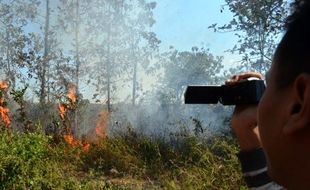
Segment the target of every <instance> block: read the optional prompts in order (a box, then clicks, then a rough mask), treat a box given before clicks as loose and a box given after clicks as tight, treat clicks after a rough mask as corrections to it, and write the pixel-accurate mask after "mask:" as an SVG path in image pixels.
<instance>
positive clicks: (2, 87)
mask: <svg viewBox="0 0 310 190" xmlns="http://www.w3.org/2000/svg"><path fill="white" fill-rule="evenodd" d="M8 87H9V85H8V83H7V82H6V81H3V80H0V90H6V89H7V88H8Z"/></svg>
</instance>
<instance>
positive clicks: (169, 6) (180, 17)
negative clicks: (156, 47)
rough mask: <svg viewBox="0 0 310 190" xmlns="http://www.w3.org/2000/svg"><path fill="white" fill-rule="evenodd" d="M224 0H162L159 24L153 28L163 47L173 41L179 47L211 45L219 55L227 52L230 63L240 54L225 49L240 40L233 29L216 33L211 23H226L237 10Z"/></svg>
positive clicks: (158, 9) (158, 12) (212, 51)
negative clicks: (230, 9)
mask: <svg viewBox="0 0 310 190" xmlns="http://www.w3.org/2000/svg"><path fill="white" fill-rule="evenodd" d="M224 4H225V2H224V0H191V1H189V0H158V1H157V6H156V8H155V10H154V16H155V20H156V24H155V25H154V27H153V29H154V31H155V33H156V34H157V35H158V37H159V39H160V40H161V41H162V44H161V50H166V49H167V48H168V47H169V46H170V45H173V46H174V47H175V48H176V49H178V50H190V48H191V47H193V46H198V47H205V48H209V49H210V51H211V53H213V54H215V55H225V60H224V61H226V62H228V63H227V64H231V63H232V62H233V61H236V60H237V59H238V58H239V56H237V55H229V54H227V53H224V51H225V50H227V49H229V48H232V47H233V46H234V44H235V43H236V38H235V36H234V35H233V33H215V32H214V31H213V30H212V29H208V26H210V25H211V24H214V23H219V25H221V24H226V23H228V22H229V21H230V20H231V19H232V17H233V14H232V13H231V12H230V11H229V10H228V9H227V7H226V8H225V11H224V12H223V13H221V12H220V9H221V6H222V5H224Z"/></svg>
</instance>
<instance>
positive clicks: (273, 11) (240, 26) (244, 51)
mask: <svg viewBox="0 0 310 190" xmlns="http://www.w3.org/2000/svg"><path fill="white" fill-rule="evenodd" d="M225 2H226V4H225V5H224V6H223V8H222V10H221V12H222V11H223V10H224V9H225V8H226V7H228V9H229V10H230V11H231V12H232V13H233V14H234V17H233V19H232V20H231V21H230V22H229V23H228V24H225V25H223V26H220V27H219V26H217V24H213V25H212V26H209V28H213V29H214V31H215V32H234V33H235V35H236V36H237V37H238V44H237V45H235V46H234V47H233V48H232V49H230V52H231V53H236V52H238V53H239V54H240V55H242V63H243V64H244V66H246V67H248V68H249V67H252V68H255V69H256V70H258V71H260V72H263V71H266V70H267V69H268V68H269V65H270V63H271V60H272V56H273V54H274V50H275V47H276V44H277V42H278V39H279V34H281V32H282V30H283V24H284V20H285V18H286V17H287V14H288V11H287V10H288V9H287V1H284V0H262V1H255V0H225Z"/></svg>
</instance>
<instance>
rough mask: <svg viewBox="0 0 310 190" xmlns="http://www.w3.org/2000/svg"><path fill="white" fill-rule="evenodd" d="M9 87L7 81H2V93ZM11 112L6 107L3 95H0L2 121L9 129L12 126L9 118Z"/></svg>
mask: <svg viewBox="0 0 310 190" xmlns="http://www.w3.org/2000/svg"><path fill="white" fill-rule="evenodd" d="M8 87H9V85H8V83H7V82H6V81H2V80H1V81H0V91H5V90H7V88H8ZM9 112H10V110H9V109H8V108H7V107H6V105H5V100H4V97H3V93H1V94H0V121H1V122H3V123H4V124H5V125H6V126H7V127H8V128H10V125H11V119H10V117H9Z"/></svg>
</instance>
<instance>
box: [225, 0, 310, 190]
mask: <svg viewBox="0 0 310 190" xmlns="http://www.w3.org/2000/svg"><path fill="white" fill-rule="evenodd" d="M251 76H254V77H257V78H262V76H261V75H259V74H257V73H245V74H241V75H236V76H234V77H233V78H232V79H230V80H228V81H227V82H226V83H227V84H233V83H235V82H238V81H239V80H241V79H244V78H248V77H251ZM266 86H267V88H266V91H265V93H264V95H263V97H262V99H261V101H260V103H259V105H258V107H257V106H246V107H244V106H243V107H242V106H237V107H236V108H235V112H234V114H233V117H232V121H231V127H232V129H233V131H234V132H235V134H236V138H237V140H238V142H239V145H240V148H241V152H240V153H239V155H238V157H239V159H240V161H241V165H242V169H243V172H244V177H245V180H246V182H247V184H248V185H249V187H252V188H254V189H282V187H280V186H278V185H276V184H275V182H276V183H278V184H280V185H281V186H283V187H284V188H287V189H293V190H300V189H301V190H302V189H310V3H309V0H299V1H297V0H296V2H295V3H294V11H293V14H292V15H291V16H290V17H289V18H288V20H287V31H286V33H285V35H284V37H283V38H282V40H281V42H280V44H279V46H278V48H277V50H276V53H275V55H274V59H273V63H272V66H271V69H270V71H269V72H268V73H267V75H266ZM256 126H258V127H256ZM261 147H262V148H261ZM264 155H265V156H266V160H267V167H266V161H265V156H264ZM267 168H268V169H267ZM272 181H274V182H272Z"/></svg>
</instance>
